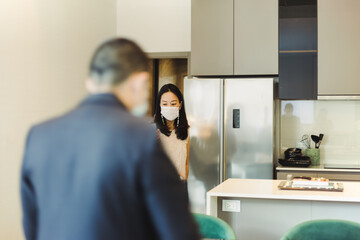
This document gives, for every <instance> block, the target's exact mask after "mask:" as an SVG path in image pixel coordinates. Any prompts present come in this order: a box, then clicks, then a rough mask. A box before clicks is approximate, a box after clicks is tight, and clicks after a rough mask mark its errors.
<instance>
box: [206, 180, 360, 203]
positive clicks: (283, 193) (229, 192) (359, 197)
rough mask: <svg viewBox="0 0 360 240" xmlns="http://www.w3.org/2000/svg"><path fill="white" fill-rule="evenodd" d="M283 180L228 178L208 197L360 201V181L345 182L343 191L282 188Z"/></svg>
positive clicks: (211, 191) (210, 192) (209, 193)
mask: <svg viewBox="0 0 360 240" xmlns="http://www.w3.org/2000/svg"><path fill="white" fill-rule="evenodd" d="M281 181H283V180H260V179H235V178H233V179H228V180H226V181H225V182H223V183H222V184H220V185H218V186H217V187H215V188H213V189H212V190H210V191H209V192H208V193H207V197H208V198H209V197H210V198H211V197H212V196H216V197H240V198H261V199H282V200H305V201H337V202H357V203H360V183H357V182H344V183H343V184H344V191H343V192H328V191H295V190H280V189H278V185H279V184H280V182H281Z"/></svg>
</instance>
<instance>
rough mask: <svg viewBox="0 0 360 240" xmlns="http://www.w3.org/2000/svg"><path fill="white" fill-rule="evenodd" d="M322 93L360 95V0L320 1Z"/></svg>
mask: <svg viewBox="0 0 360 240" xmlns="http://www.w3.org/2000/svg"><path fill="white" fill-rule="evenodd" d="M318 60H319V61H318V94H319V95H331V94H340V95H345V94H360V1H359V0H318Z"/></svg>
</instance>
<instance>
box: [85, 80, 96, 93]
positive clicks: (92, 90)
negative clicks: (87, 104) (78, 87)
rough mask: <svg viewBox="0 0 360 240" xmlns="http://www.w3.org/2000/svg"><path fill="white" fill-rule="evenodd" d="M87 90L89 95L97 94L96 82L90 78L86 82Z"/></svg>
mask: <svg viewBox="0 0 360 240" xmlns="http://www.w3.org/2000/svg"><path fill="white" fill-rule="evenodd" d="M85 88H86V90H87V91H88V92H89V93H95V92H96V89H97V87H96V84H95V82H94V80H93V79H92V78H91V77H88V78H87V79H86V80H85Z"/></svg>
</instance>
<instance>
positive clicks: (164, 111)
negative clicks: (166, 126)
mask: <svg viewBox="0 0 360 240" xmlns="http://www.w3.org/2000/svg"><path fill="white" fill-rule="evenodd" d="M161 115H163V116H164V118H166V119H167V120H169V121H173V120H175V119H176V118H177V117H179V108H178V107H161Z"/></svg>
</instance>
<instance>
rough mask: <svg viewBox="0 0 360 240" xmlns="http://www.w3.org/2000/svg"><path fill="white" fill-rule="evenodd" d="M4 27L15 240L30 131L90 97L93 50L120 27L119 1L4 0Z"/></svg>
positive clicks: (0, 64) (0, 204)
mask: <svg viewBox="0 0 360 240" xmlns="http://www.w3.org/2000/svg"><path fill="white" fill-rule="evenodd" d="M0 29H1V33H0V111H1V117H0V239H11V240H13V239H22V238H23V237H22V235H23V234H22V228H21V208H20V198H19V197H20V196H19V178H20V175H19V171H20V165H21V158H22V154H23V146H24V138H25V135H26V132H27V131H28V129H29V127H30V126H31V125H32V124H34V123H36V122H39V121H42V120H44V119H48V118H49V117H53V116H56V115H59V114H61V113H63V112H64V111H67V110H68V109H69V108H71V107H73V106H74V105H75V104H76V103H78V102H79V100H80V99H81V98H83V97H84V96H85V94H86V93H85V90H84V84H83V80H84V79H85V77H86V69H87V65H88V62H89V58H90V55H91V53H92V51H93V49H94V48H95V46H96V45H97V44H98V43H99V42H101V41H103V40H104V39H106V38H109V37H112V36H115V34H116V0H76V1H74V0H56V1H55V0H30V1H29V0H2V1H1V3H0Z"/></svg>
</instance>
